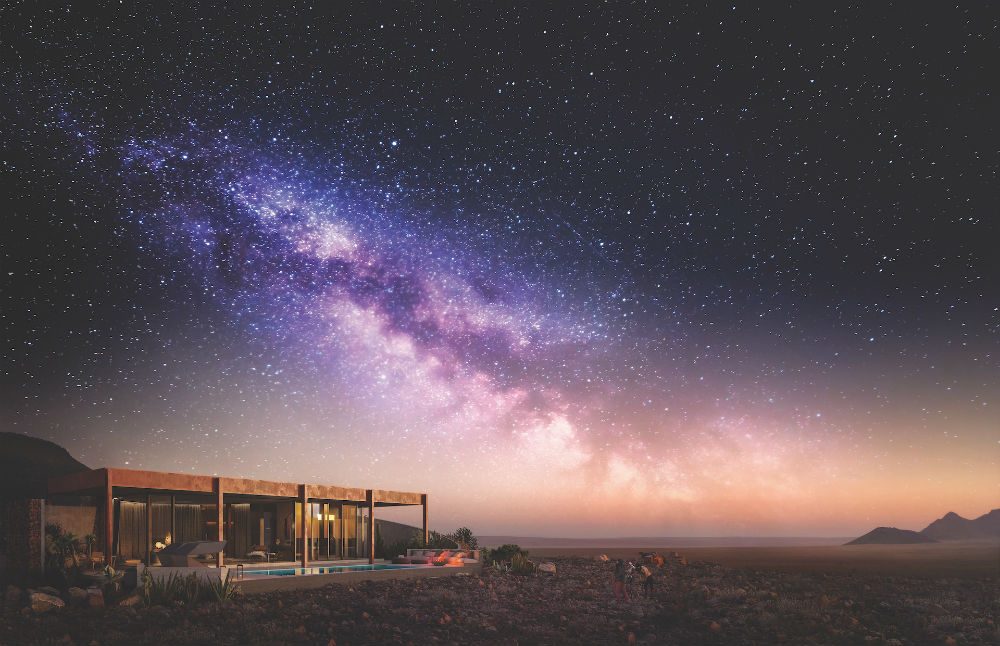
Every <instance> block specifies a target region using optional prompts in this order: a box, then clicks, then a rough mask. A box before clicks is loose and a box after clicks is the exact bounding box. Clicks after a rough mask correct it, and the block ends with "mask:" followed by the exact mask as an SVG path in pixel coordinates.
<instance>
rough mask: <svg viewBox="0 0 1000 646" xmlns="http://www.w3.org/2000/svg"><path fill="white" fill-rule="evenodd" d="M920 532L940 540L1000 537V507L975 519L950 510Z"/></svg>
mask: <svg viewBox="0 0 1000 646" xmlns="http://www.w3.org/2000/svg"><path fill="white" fill-rule="evenodd" d="M920 533H921V534H923V535H924V536H927V537H929V538H933V539H934V540H938V541H961V540H974V539H988V538H1000V509H994V510H993V511H991V512H990V513H988V514H984V515H982V516H980V517H979V518H976V519H975V520H969V519H968V518H963V517H962V516H959V515H958V514H956V513H955V512H953V511H949V512H948V513H947V514H945V515H944V516H942V517H941V518H938V519H937V520H935V521H934V522H933V523H931V524H930V525H928V526H927V527H925V528H924V529H923V531H921V532H920Z"/></svg>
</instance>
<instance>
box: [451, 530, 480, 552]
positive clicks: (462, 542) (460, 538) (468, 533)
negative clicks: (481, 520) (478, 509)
mask: <svg viewBox="0 0 1000 646" xmlns="http://www.w3.org/2000/svg"><path fill="white" fill-rule="evenodd" d="M451 540H453V541H455V542H456V543H458V546H459V547H460V548H462V549H468V550H474V549H476V548H477V547H479V539H478V538H476V537H475V535H474V534H473V533H472V530H471V529H469V528H468V527H459V528H458V529H456V530H455V531H454V532H452V533H451Z"/></svg>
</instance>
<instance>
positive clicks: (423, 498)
mask: <svg viewBox="0 0 1000 646" xmlns="http://www.w3.org/2000/svg"><path fill="white" fill-rule="evenodd" d="M420 505H421V507H423V512H424V524H423V527H424V547H427V543H428V541H430V531H429V530H428V528H427V494H425V493H422V494H420Z"/></svg>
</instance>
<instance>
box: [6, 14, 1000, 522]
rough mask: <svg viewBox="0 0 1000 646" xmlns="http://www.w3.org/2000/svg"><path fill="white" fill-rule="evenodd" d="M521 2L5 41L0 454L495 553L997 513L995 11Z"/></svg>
mask: <svg viewBox="0 0 1000 646" xmlns="http://www.w3.org/2000/svg"><path fill="white" fill-rule="evenodd" d="M536 4H538V5H540V4H541V3H531V6H528V7H516V6H513V5H508V4H504V5H486V4H481V5H480V4H475V5H471V6H465V5H457V4H444V3H442V4H435V5H433V6H432V7H420V6H416V5H402V4H400V5H396V4H393V5H389V6H384V7H365V6H361V5H357V6H355V5H350V6H345V7H325V6H322V3H320V6H317V7H311V6H308V5H299V6H296V7H294V8H288V7H285V8H281V9H273V10H264V11H262V12H260V13H250V12H245V11H243V10H236V9H234V8H215V9H207V8H204V7H202V8H201V9H195V8H189V9H182V8H179V7H174V8H163V7H157V8H156V9H155V10H154V9H150V8H143V9H139V8H136V7H135V6H134V5H132V4H131V3H124V4H120V5H119V4H114V5H108V6H106V7H104V8H100V9H95V8H93V7H92V6H90V5H91V3H81V4H78V5H75V6H72V5H71V6H69V7H63V6H60V7H55V6H53V7H51V8H45V7H40V6H35V5H33V4H21V5H16V6H13V7H7V8H4V9H2V10H0V37H2V42H0V48H2V49H0V51H2V55H3V62H4V65H3V66H2V70H0V78H2V80H3V84H4V89H5V91H4V93H3V97H2V99H0V101H2V102H3V110H2V114H0V134H2V146H3V154H2V158H0V173H2V175H0V182H2V188H0V195H2V197H3V204H4V209H3V218H4V232H5V233H4V236H3V243H2V245H3V272H2V281H3V282H2V286H3V294H2V319H3V326H4V352H3V355H4V356H3V358H4V361H3V389H2V390H3V392H2V400H0V401H2V408H0V415H2V418H3V428H4V430H13V431H18V432H23V433H28V434H31V435H35V436H39V437H43V438H47V439H51V440H54V441H57V442H59V443H61V444H62V445H64V446H66V447H67V448H68V449H69V450H70V451H71V452H72V453H73V454H74V455H75V456H77V457H78V458H79V459H81V460H82V461H84V462H85V463H87V464H89V465H91V466H103V465H108V466H130V467H135V468H148V469H159V470H172V471H188V472H195V473H219V474H224V475H235V476H239V475H243V476H253V477H261V478H269V479H278V480H293V481H302V482H323V483H330V484H345V485H352V486H369V487H372V486H374V487H384V488H399V489H406V490H418V491H427V492H429V493H430V494H431V496H432V499H433V500H434V501H435V502H434V509H433V510H432V513H433V515H434V520H435V524H439V525H440V526H441V528H442V529H448V528H450V527H451V526H454V525H457V524H466V525H469V526H470V527H472V528H473V529H474V530H475V531H477V532H480V533H530V534H534V535H561V536H570V535H573V536H586V535H685V534H686V535H716V534H741V535H754V534H758V535H766V534H784V535H850V534H853V533H856V532H858V531H860V530H865V531H866V530H867V529H869V528H870V527H871V526H872V525H873V524H879V525H899V526H903V527H914V528H918V529H919V528H920V527H922V526H923V524H926V522H929V521H930V520H933V519H934V518H936V517H938V516H940V515H942V514H943V513H944V512H945V511H948V510H954V511H957V512H959V513H961V514H963V515H967V516H978V515H980V514H982V513H985V512H986V511H988V510H989V509H991V508H992V507H995V506H997V505H996V503H997V501H998V500H1000V477H998V475H1000V466H998V458H1000V422H998V419H1000V415H998V411H1000V355H998V346H1000V339H998V333H1000V260H998V255H1000V252H998V248H1000V227H998V224H997V218H998V215H1000V197H998V186H1000V184H998V181H997V180H998V178H997V172H998V168H1000V137H998V136H997V130H998V129H997V126H996V123H995V120H996V115H997V114H1000V105H998V101H997V83H996V79H997V78H998V77H1000V48H998V46H997V43H998V39H1000V14H998V12H997V11H996V10H995V9H991V8H989V7H988V6H986V4H985V3H983V4H980V3H968V4H967V5H965V6H958V7H954V6H948V7H944V6H941V7H939V8H935V9H931V8H924V7H919V6H915V5H914V3H898V4H895V5H883V4H882V3H877V4H878V6H869V5H874V4H875V3H864V5H865V6H861V7H859V6H851V7H849V6H818V5H817V4H816V3H797V4H796V5H794V6H791V7H779V6H774V8H773V9H772V10H768V11H762V10H758V9H756V8H754V7H752V6H749V5H746V6H745V5H742V4H737V5H735V6H734V5H733V4H731V3H729V4H718V5H715V6H713V7H711V8H703V7H701V6H699V5H697V4H695V5H686V4H685V5H677V6H674V7H666V6H664V7H654V6H645V5H641V4H639V5H626V4H624V3H622V4H617V5H615V4H597V3H593V4H590V3H565V4H561V5H560V4H556V5H552V6H535V5H536ZM917 4H920V3H917ZM154 11H155V12H154Z"/></svg>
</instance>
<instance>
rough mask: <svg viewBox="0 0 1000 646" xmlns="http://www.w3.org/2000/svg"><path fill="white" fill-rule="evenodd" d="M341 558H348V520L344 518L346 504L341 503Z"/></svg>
mask: <svg viewBox="0 0 1000 646" xmlns="http://www.w3.org/2000/svg"><path fill="white" fill-rule="evenodd" d="M340 558H342V559H346V558H347V519H346V518H345V517H344V503H340Z"/></svg>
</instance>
